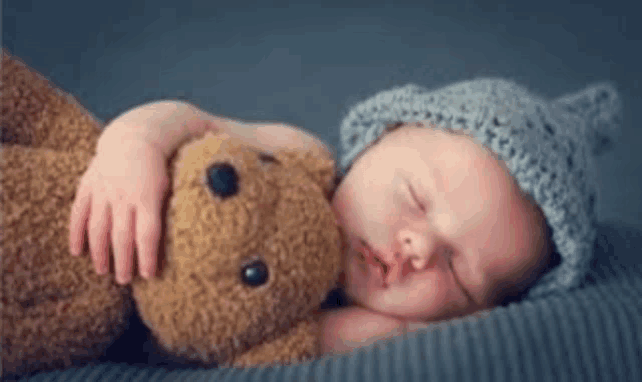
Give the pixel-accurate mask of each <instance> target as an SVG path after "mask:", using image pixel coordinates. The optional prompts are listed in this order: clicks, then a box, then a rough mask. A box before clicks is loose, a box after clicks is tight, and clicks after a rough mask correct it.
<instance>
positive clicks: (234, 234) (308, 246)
mask: <svg viewBox="0 0 642 382" xmlns="http://www.w3.org/2000/svg"><path fill="white" fill-rule="evenodd" d="M274 157H275V159H276V161H266V160H262V159H261V158H262V153H261V152H259V151H258V150H252V149H248V147H247V146H244V145H240V144H239V143H238V142H236V141H234V140H231V139H229V140H223V141H221V139H219V138H217V137H215V136H214V135H212V134H211V133H207V134H206V135H205V136H204V137H203V138H202V139H199V140H196V141H194V142H192V143H189V144H187V145H185V146H183V148H182V149H180V150H179V153H178V155H177V156H176V158H175V161H174V162H173V165H172V167H171V173H172V179H173V184H172V190H173V194H172V195H171V197H170V201H169V211H168V225H167V226H168V231H167V238H166V240H165V243H166V245H165V251H166V252H165V257H164V258H165V260H166V262H167V263H166V264H165V267H164V270H163V273H162V275H161V276H160V277H159V278H157V279H154V280H152V281H149V282H146V281H138V282H135V283H134V297H135V299H136V305H137V307H138V310H139V312H140V313H141V317H142V318H143V320H144V321H145V322H146V324H147V326H148V327H150V328H151V330H152V332H153V333H154V335H155V336H156V339H157V340H158V342H159V344H160V345H161V346H162V347H163V348H164V349H166V350H168V351H169V352H170V353H173V354H181V355H185V356H190V357H191V356H194V357H197V356H198V359H199V360H200V361H202V362H204V363H206V364H207V363H214V362H216V363H219V364H232V365H234V364H238V365H242V364H247V363H254V362H258V361H262V362H268V361H276V360H278V361H283V360H288V361H295V360H302V359H306V358H310V357H312V356H314V355H318V354H320V353H319V351H320V349H318V348H317V346H318V345H319V344H318V342H317V340H316V339H317V338H318V333H317V332H316V330H317V328H316V326H315V325H316V324H315V323H314V322H313V320H310V321H307V320H308V319H309V318H310V313H311V312H312V310H313V309H315V308H317V307H318V306H319V305H320V304H321V302H322V301H323V300H324V299H325V296H326V294H327V293H328V292H329V291H330V290H331V289H332V288H333V286H334V284H335V282H336V280H337V276H338V272H339V269H340V252H341V246H342V237H341V235H340V232H339V230H338V228H337V226H336V223H335V221H334V215H333V213H332V211H331V209H330V204H329V203H328V200H327V198H326V195H327V192H328V189H327V187H329V186H328V185H330V184H331V178H332V175H333V172H332V171H333V163H332V161H330V160H329V159H319V158H314V157H312V156H311V155H310V153H298V152H288V151H283V152H278V153H276V154H275V156H274ZM218 163H228V164H230V165H232V166H233V167H234V169H235V170H236V173H237V174H238V178H239V191H238V193H237V194H236V195H234V196H233V197H229V198H226V199H221V198H220V197H218V196H216V195H215V194H213V193H212V192H211V190H209V188H208V187H207V185H206V184H205V178H204V175H205V173H206V170H207V168H208V167H209V166H211V165H213V164H218ZM310 174H315V175H316V176H315V178H316V179H315V178H313V177H311V176H310ZM317 182H318V183H317ZM252 259H260V260H262V261H263V262H264V263H265V264H266V265H267V266H268V269H269V274H270V277H269V280H268V282H267V283H266V284H265V285H262V286H260V287H250V286H246V285H244V284H243V283H242V282H241V278H240V272H241V269H242V267H243V265H244V264H245V263H247V262H248V261H251V260H252ZM159 296H162V298H159ZM303 328H305V329H303ZM288 336H294V337H296V339H288V338H287V337H288ZM266 339H270V341H278V343H279V344H280V345H279V346H276V347H274V346H271V345H270V344H269V341H267V342H266ZM258 346H263V347H264V349H265V350H263V351H261V350H259V349H258V348H257V347H258ZM311 346H313V348H311ZM253 347H254V348H255V349H253V351H252V353H251V354H246V355H243V353H244V352H245V351H247V350H248V349H249V348H253Z"/></svg>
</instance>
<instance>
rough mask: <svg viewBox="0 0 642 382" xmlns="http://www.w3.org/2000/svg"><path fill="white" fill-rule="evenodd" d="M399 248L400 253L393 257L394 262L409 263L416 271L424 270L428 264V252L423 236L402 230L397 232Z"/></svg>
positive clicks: (425, 239)
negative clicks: (394, 258)
mask: <svg viewBox="0 0 642 382" xmlns="http://www.w3.org/2000/svg"><path fill="white" fill-rule="evenodd" d="M399 247H400V251H399V252H397V254H396V255H395V256H396V260H398V261H401V262H402V263H404V262H407V261H410V263H411V264H412V267H413V268H414V269H416V270H419V269H424V268H425V267H426V265H427V264H428V260H430V259H429V257H430V251H429V248H428V247H429V246H428V238H427V237H426V235H425V234H420V233H417V232H414V231H410V230H402V231H401V232H399Z"/></svg>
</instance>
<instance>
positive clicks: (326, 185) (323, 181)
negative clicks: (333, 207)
mask: <svg viewBox="0 0 642 382" xmlns="http://www.w3.org/2000/svg"><path fill="white" fill-rule="evenodd" d="M276 154H277V156H278V157H279V160H281V162H282V163H283V165H284V166H288V167H298V168H300V169H302V170H303V171H305V172H306V173H307V174H308V176H309V177H310V178H312V180H313V181H314V183H316V184H318V185H319V187H321V189H322V190H323V194H324V195H325V196H326V198H328V200H329V199H330V197H331V195H332V192H333V191H334V186H335V161H334V159H332V157H331V156H330V154H328V153H327V152H324V151H321V150H315V151H304V150H280V151H278V152H277V153H276Z"/></svg>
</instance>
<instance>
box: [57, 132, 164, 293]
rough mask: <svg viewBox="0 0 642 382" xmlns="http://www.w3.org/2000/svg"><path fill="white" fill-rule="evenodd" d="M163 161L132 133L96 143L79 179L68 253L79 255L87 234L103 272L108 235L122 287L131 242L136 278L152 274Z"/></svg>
mask: <svg viewBox="0 0 642 382" xmlns="http://www.w3.org/2000/svg"><path fill="white" fill-rule="evenodd" d="M101 144H102V146H101ZM166 162H167V159H166V156H165V154H164V153H163V151H162V150H161V148H160V147H157V146H155V145H154V144H152V143H149V142H148V141H146V140H145V139H142V138H139V137H136V136H134V135H133V134H132V135H131V136H129V137H126V138H123V136H121V137H120V139H111V140H102V141H99V147H98V148H97V153H96V156H95V157H94V158H93V160H92V161H91V163H90V165H89V167H88V169H87V171H86V172H85V174H84V175H83V176H82V178H81V179H80V183H79V186H78V190H77V192H76V199H75V200H74V203H73V206H72V209H71V218H70V228H69V245H70V250H71V253H72V255H74V256H78V255H80V253H81V252H82V249H83V244H84V239H85V237H84V235H85V230H87V231H88V233H89V235H88V238H89V247H90V251H91V257H92V259H93V262H94V266H95V267H96V272H97V273H98V274H105V273H107V272H108V270H109V269H108V268H109V258H108V254H109V244H108V239H109V236H110V234H111V243H112V249H113V253H114V265H115V271H116V281H117V282H118V283H120V284H127V283H129V282H130V281H131V277H132V275H131V273H132V267H133V251H134V245H133V244H134V243H133V239H134V238H135V239H136V249H137V253H138V267H139V270H140V273H141V276H143V277H144V278H149V277H150V276H153V275H154V274H155V272H156V264H157V249H158V244H159V240H160V234H161V208H162V203H163V200H164V198H165V196H166V194H167V192H168V188H169V179H168V169H167V164H166ZM88 223H89V224H88Z"/></svg>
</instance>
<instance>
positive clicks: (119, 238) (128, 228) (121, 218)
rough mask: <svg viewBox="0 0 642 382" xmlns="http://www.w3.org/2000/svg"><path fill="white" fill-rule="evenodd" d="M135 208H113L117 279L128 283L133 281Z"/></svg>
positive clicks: (113, 243)
mask: <svg viewBox="0 0 642 382" xmlns="http://www.w3.org/2000/svg"><path fill="white" fill-rule="evenodd" d="M133 212H134V211H133V208H132V207H130V206H126V205H125V206H117V207H114V208H113V209H112V220H113V222H114V225H113V226H112V229H111V242H112V249H113V251H114V263H115V264H116V281H117V282H118V283H120V284H127V283H128V282H129V281H131V268H132V258H133V254H132V251H133V244H134V243H133V240H134V232H133V230H134V219H133Z"/></svg>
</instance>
